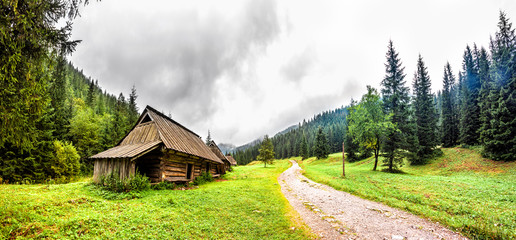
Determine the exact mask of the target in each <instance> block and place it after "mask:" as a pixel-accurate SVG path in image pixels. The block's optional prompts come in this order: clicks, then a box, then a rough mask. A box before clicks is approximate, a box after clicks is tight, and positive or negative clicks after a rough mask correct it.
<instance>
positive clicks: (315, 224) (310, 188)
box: [278, 161, 467, 240]
mask: <svg viewBox="0 0 516 240" xmlns="http://www.w3.org/2000/svg"><path fill="white" fill-rule="evenodd" d="M291 162H292V164H293V165H292V167H290V168H289V169H287V170H286V171H285V172H283V173H282V174H281V176H280V177H278V181H279V183H280V185H281V191H282V192H283V194H284V195H285V197H286V198H287V199H288V201H289V202H290V204H291V205H292V206H293V207H294V209H296V210H297V211H298V212H299V214H300V215H301V217H302V218H303V220H304V221H305V223H306V224H307V225H308V226H309V227H310V228H311V229H312V231H313V232H314V233H315V234H316V235H318V236H319V238H320V239H400V240H401V239H467V238H465V237H463V236H461V235H459V234H457V233H455V232H452V231H450V230H448V229H446V228H444V227H442V226H441V225H439V224H437V223H434V222H431V221H429V220H425V219H422V218H420V217H417V216H415V215H413V214H410V213H407V212H404V211H400V210H397V209H394V208H391V207H388V206H386V205H383V204H381V203H376V202H372V201H369V200H365V199H362V198H359V197H356V196H353V195H351V194H349V193H346V192H342V191H337V190H335V189H333V188H331V187H328V186H326V185H323V184H318V183H315V182H313V181H311V180H309V179H308V178H306V177H305V176H303V175H302V174H301V173H300V170H301V168H300V167H299V165H298V164H297V163H296V162H295V161H291Z"/></svg>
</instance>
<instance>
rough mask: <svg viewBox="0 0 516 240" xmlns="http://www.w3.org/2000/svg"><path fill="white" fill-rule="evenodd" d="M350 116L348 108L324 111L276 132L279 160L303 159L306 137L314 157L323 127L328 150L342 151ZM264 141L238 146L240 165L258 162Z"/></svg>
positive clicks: (275, 143)
mask: <svg viewBox="0 0 516 240" xmlns="http://www.w3.org/2000/svg"><path fill="white" fill-rule="evenodd" d="M346 115H347V107H340V108H337V109H334V110H328V111H324V112H322V113H319V114H316V115H314V116H313V117H312V118H311V119H309V120H308V121H306V120H303V121H302V122H300V123H299V124H296V125H292V126H290V127H288V128H286V129H285V130H283V131H280V132H278V133H276V134H275V135H274V137H272V143H273V145H274V151H275V153H276V158H288V157H293V156H299V155H300V150H301V149H300V148H301V147H300V145H301V141H302V139H303V136H305V137H306V140H307V144H308V150H309V155H310V156H313V146H314V143H315V137H316V133H317V130H318V128H319V127H321V128H322V129H323V131H324V133H325V134H326V135H327V139H328V148H329V149H328V150H329V151H330V152H337V151H340V150H342V141H344V138H345V136H346ZM262 137H263V136H262ZM260 142H261V138H259V139H257V140H255V141H253V142H251V143H249V144H246V145H243V146H240V147H237V148H236V149H235V152H234V156H235V159H236V160H237V162H238V163H239V164H247V163H249V162H251V161H253V160H255V159H256V156H258V149H259V143H260Z"/></svg>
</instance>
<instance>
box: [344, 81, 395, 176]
mask: <svg viewBox="0 0 516 240" xmlns="http://www.w3.org/2000/svg"><path fill="white" fill-rule="evenodd" d="M390 116H391V115H387V114H385V113H384V111H383V102H382V100H381V99H380V95H379V94H378V92H377V91H376V89H374V88H372V87H371V86H367V94H364V95H363V96H362V99H361V100H360V103H359V104H358V105H356V106H355V107H353V108H352V109H350V113H349V116H348V118H349V125H348V130H349V132H348V134H350V135H351V136H352V137H353V141H354V142H355V143H357V144H359V145H360V146H361V147H363V148H366V149H370V150H372V151H373V153H374V156H375V163H374V167H373V171H376V168H377V166H378V156H379V155H380V147H381V146H382V141H384V139H385V136H386V135H387V134H388V133H390V132H391V131H398V130H397V129H396V126H395V125H394V124H393V123H392V122H391V119H390Z"/></svg>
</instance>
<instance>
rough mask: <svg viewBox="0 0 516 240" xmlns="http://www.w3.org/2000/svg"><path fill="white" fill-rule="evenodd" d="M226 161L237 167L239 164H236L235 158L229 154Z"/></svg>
mask: <svg viewBox="0 0 516 240" xmlns="http://www.w3.org/2000/svg"><path fill="white" fill-rule="evenodd" d="M226 159H227V160H228V161H229V163H230V164H231V166H236V165H237V162H236V160H235V158H233V156H231V155H229V154H228V155H226Z"/></svg>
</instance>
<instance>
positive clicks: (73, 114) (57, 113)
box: [0, 59, 138, 183]
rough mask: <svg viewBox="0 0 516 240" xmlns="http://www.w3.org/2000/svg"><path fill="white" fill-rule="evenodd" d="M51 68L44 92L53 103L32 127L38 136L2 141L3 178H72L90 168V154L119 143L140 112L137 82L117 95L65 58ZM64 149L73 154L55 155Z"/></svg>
mask: <svg viewBox="0 0 516 240" xmlns="http://www.w3.org/2000/svg"><path fill="white" fill-rule="evenodd" d="M48 74H49V75H51V80H50V82H49V84H48V85H47V86H46V88H45V89H44V91H43V94H42V95H43V97H44V98H46V99H47V100H48V102H49V104H48V106H47V107H46V108H45V109H44V110H43V111H42V114H41V116H40V117H39V118H38V119H37V121H36V122H37V129H32V130H31V135H32V137H33V139H31V140H27V141H24V144H23V145H19V144H16V143H15V142H13V139H9V138H8V139H7V142H6V144H3V145H1V144H0V160H1V161H0V182H2V181H4V182H9V183H16V182H21V181H25V182H43V181H45V180H49V179H58V181H69V180H70V179H71V178H74V177H76V176H77V175H79V174H82V175H87V174H90V173H91V172H92V170H93V166H92V163H91V162H89V161H88V160H87V157H89V156H91V155H93V154H94V153H97V152H100V151H103V150H105V149H107V148H109V147H112V146H114V145H115V144H116V143H118V141H120V139H121V138H122V137H123V136H124V135H125V134H126V133H127V131H128V130H129V129H130V128H132V127H133V124H134V122H135V121H136V119H137V118H138V109H137V108H136V99H137V95H136V89H135V88H134V87H133V92H132V93H131V94H130V95H129V97H128V98H126V97H125V96H124V94H122V93H120V94H119V95H118V97H117V96H116V95H114V94H111V93H108V92H106V91H103V90H102V88H101V87H100V85H99V83H98V81H97V80H94V79H92V78H91V77H87V76H85V75H84V73H83V71H82V70H80V69H78V68H76V67H75V66H73V65H72V63H71V62H67V61H66V59H60V61H59V64H58V65H57V66H56V68H55V69H53V70H52V71H50V72H49V73H48ZM61 149H65V150H66V151H67V152H66V153H65V154H68V156H67V157H66V158H65V159H62V160H56V159H57V158H58V156H57V154H58V152H59V151H65V150H61ZM70 156H74V157H70Z"/></svg>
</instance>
